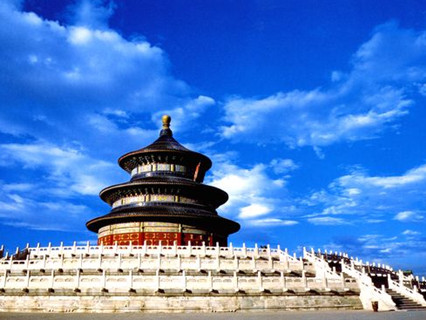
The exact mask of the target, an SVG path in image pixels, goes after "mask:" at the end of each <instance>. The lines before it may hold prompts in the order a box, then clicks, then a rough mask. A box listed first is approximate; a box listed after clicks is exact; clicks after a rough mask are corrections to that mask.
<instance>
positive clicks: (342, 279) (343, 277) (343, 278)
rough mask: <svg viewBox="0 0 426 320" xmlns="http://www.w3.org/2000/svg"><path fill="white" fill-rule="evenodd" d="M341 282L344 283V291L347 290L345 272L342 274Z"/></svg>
mask: <svg viewBox="0 0 426 320" xmlns="http://www.w3.org/2000/svg"><path fill="white" fill-rule="evenodd" d="M340 281H341V283H342V289H343V290H345V289H346V288H345V287H346V281H345V274H344V273H343V272H341V273H340Z"/></svg>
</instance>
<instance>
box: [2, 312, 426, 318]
mask: <svg viewBox="0 0 426 320" xmlns="http://www.w3.org/2000/svg"><path fill="white" fill-rule="evenodd" d="M117 318H119V319H120V320H136V319H138V320H140V319H142V320H153V319H159V320H166V319H167V320H196V319H197V320H225V319H232V320H243V319H244V320H263V319H265V320H370V319H374V320H376V319H377V320H426V311H408V312H401V311H397V312H378V313H374V312H371V311H306V312H303V311H297V312H270V311H268V312H239V313H238V312H237V313H179V314H164V313H162V314H148V313H132V314H123V313H121V314H117V313H116V314H76V313H74V314H64V313H61V314H53V313H49V314H40V313H0V319H2V320H3V319H5V320H30V319H31V320H32V319H46V320H115V319H117Z"/></svg>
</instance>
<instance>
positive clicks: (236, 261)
mask: <svg viewBox="0 0 426 320" xmlns="http://www.w3.org/2000/svg"><path fill="white" fill-rule="evenodd" d="M234 270H235V271H237V272H238V271H240V261H239V259H238V257H237V256H236V255H235V256H234Z"/></svg>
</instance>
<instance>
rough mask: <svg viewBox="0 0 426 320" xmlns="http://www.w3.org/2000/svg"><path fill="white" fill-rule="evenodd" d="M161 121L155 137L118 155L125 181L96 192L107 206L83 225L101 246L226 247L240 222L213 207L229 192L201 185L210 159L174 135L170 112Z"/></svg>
mask: <svg viewBox="0 0 426 320" xmlns="http://www.w3.org/2000/svg"><path fill="white" fill-rule="evenodd" d="M162 121H163V128H162V130H161V131H160V136H159V138H158V139H157V140H156V141H154V142H153V143H152V144H150V145H149V146H147V147H145V148H142V149H139V150H136V151H132V152H129V153H127V154H125V155H123V156H122V157H120V158H119V159H118V164H119V165H120V167H121V168H123V169H124V170H126V171H127V172H128V173H129V174H130V177H131V178H130V181H129V182H125V183H121V184H117V185H113V186H109V187H107V188H105V189H103V190H102V191H101V192H100V197H101V199H102V200H103V201H105V202H106V203H108V204H109V205H110V206H111V211H110V212H109V213H108V214H106V215H103V216H101V217H97V218H94V219H92V220H90V221H88V222H87V223H86V226H87V228H88V229H89V230H90V231H93V232H96V233H97V234H98V244H103V245H112V244H115V243H118V244H119V245H128V244H133V245H142V244H147V245H158V244H162V245H173V244H174V243H175V242H176V243H177V245H188V244H189V243H190V244H191V245H201V244H202V243H203V242H204V243H205V244H206V245H210V246H211V245H215V244H216V243H219V245H220V246H227V239H228V235H229V234H231V233H234V232H237V231H238V230H239V229H240V225H239V224H238V223H236V222H234V221H231V220H228V219H225V218H223V217H221V216H219V215H218V213H217V212H216V209H217V208H218V207H219V206H220V205H222V204H224V203H225V202H226V201H227V200H228V194H227V193H226V192H224V191H223V190H221V189H218V188H215V187H212V186H208V185H205V184H203V180H204V175H205V173H206V172H207V170H209V169H210V168H211V166H212V162H211V160H210V159H209V158H208V157H206V156H205V155H203V154H200V153H197V152H194V151H191V150H188V149H187V148H185V147H183V146H182V145H181V144H180V143H179V142H177V141H176V140H175V139H174V138H173V133H172V130H171V129H170V121H171V118H170V116H168V115H165V116H163V117H162Z"/></svg>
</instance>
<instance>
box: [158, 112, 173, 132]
mask: <svg viewBox="0 0 426 320" xmlns="http://www.w3.org/2000/svg"><path fill="white" fill-rule="evenodd" d="M161 120H162V121H163V129H169V128H170V121H172V118H171V117H170V116H169V115H168V114H165V115H164V116H162V117H161Z"/></svg>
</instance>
